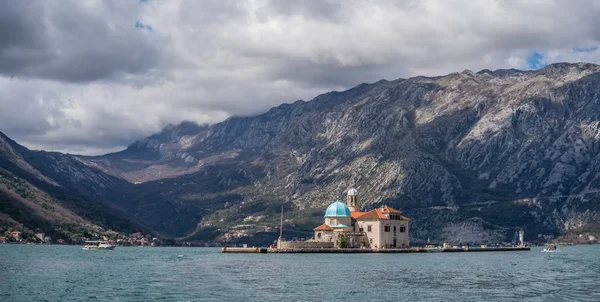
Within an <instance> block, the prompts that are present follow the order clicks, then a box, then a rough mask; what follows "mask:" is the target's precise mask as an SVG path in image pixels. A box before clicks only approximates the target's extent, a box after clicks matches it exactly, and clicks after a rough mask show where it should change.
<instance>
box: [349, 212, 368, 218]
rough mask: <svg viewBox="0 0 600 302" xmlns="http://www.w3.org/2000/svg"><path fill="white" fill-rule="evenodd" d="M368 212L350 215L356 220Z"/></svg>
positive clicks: (351, 213)
mask: <svg viewBox="0 0 600 302" xmlns="http://www.w3.org/2000/svg"><path fill="white" fill-rule="evenodd" d="M365 213H367V212H350V215H352V218H354V219H356V218H358V217H360V216H362V215H364V214H365Z"/></svg>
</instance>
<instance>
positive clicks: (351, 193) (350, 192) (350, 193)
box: [348, 188, 358, 196]
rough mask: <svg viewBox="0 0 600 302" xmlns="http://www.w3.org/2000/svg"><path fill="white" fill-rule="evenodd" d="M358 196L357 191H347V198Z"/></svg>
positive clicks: (353, 189)
mask: <svg viewBox="0 0 600 302" xmlns="http://www.w3.org/2000/svg"><path fill="white" fill-rule="evenodd" d="M356 195H358V191H356V189H355V188H352V189H350V190H348V196H356Z"/></svg>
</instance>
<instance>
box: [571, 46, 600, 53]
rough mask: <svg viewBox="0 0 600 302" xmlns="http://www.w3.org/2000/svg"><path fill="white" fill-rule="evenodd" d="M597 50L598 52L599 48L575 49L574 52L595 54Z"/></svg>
mask: <svg viewBox="0 0 600 302" xmlns="http://www.w3.org/2000/svg"><path fill="white" fill-rule="evenodd" d="M596 50H598V46H592V47H575V48H573V51H574V52H594V51H596Z"/></svg>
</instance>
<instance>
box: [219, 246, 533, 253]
mask: <svg viewBox="0 0 600 302" xmlns="http://www.w3.org/2000/svg"><path fill="white" fill-rule="evenodd" d="M529 250H530V248H529V247H471V248H445V249H442V248H440V249H425V248H422V247H418V248H409V249H347V248H293V249H278V248H265V247H224V248H223V249H222V250H221V251H222V252H223V253H250V254H258V253H261V254H263V253H269V254H301V253H313V254H316V253H319V254H327V253H336V254H361V253H397V254H403V253H440V252H445V253H460V252H463V253H464V252H516V251H529Z"/></svg>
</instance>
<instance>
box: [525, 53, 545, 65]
mask: <svg viewBox="0 0 600 302" xmlns="http://www.w3.org/2000/svg"><path fill="white" fill-rule="evenodd" d="M546 65H548V64H547V63H546V61H545V60H544V56H543V55H542V54H541V53H539V52H537V51H536V52H533V53H531V54H530V55H529V56H528V57H527V67H528V68H529V69H540V68H543V67H545V66H546Z"/></svg>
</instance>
